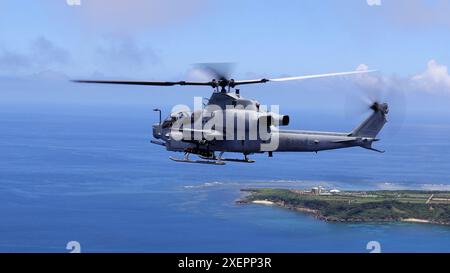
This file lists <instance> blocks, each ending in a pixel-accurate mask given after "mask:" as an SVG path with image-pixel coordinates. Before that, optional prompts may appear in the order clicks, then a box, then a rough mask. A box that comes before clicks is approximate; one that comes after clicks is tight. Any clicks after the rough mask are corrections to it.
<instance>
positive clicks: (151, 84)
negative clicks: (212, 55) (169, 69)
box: [73, 80, 214, 86]
mask: <svg viewBox="0 0 450 273" xmlns="http://www.w3.org/2000/svg"><path fill="white" fill-rule="evenodd" d="M73 82H78V83H100V84H125V85H148V86H175V85H195V86H213V85H214V83H213V82H185V81H179V82H148V81H97V80H75V81H73Z"/></svg>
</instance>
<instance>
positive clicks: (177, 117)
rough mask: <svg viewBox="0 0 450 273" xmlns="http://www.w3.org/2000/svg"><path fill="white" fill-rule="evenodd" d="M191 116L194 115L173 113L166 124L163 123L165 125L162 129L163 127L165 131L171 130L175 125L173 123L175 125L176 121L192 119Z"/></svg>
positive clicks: (166, 120)
mask: <svg viewBox="0 0 450 273" xmlns="http://www.w3.org/2000/svg"><path fill="white" fill-rule="evenodd" d="M191 115H192V114H191V113H190V112H177V113H172V114H170V116H168V117H167V118H166V119H165V120H164V122H163V124H162V127H163V128H164V129H166V128H170V127H171V126H172V125H173V123H174V122H175V121H177V120H181V119H185V118H190V117H191Z"/></svg>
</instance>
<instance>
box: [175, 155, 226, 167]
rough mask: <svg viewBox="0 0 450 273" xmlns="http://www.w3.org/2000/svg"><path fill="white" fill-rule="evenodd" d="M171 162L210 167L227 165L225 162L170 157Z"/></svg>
mask: <svg viewBox="0 0 450 273" xmlns="http://www.w3.org/2000/svg"><path fill="white" fill-rule="evenodd" d="M169 159H170V160H172V161H175V162H178V163H192V164H208V165H218V166H223V165H226V163H225V162H222V161H215V160H190V159H179V158H175V157H169Z"/></svg>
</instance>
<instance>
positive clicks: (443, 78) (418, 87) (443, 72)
mask: <svg viewBox="0 0 450 273" xmlns="http://www.w3.org/2000/svg"><path fill="white" fill-rule="evenodd" d="M368 68H369V67H368V66H367V65H365V64H361V65H359V66H358V68H357V69H359V70H366V69H368ZM355 82H356V83H357V84H358V85H360V86H361V87H363V88H365V89H374V90H394V91H395V90H402V91H405V92H410V93H411V92H416V93H423V92H425V93H433V94H437V95H450V74H449V71H448V67H447V66H445V65H443V64H439V63H438V62H437V61H436V60H433V59H432V60H429V61H428V63H427V65H426V69H425V71H423V72H421V73H419V74H417V75H414V76H411V77H403V78H402V77H396V76H382V75H372V74H361V75H358V76H357V77H355Z"/></svg>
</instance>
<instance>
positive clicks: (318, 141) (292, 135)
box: [154, 92, 387, 154]
mask: <svg viewBox="0 0 450 273" xmlns="http://www.w3.org/2000/svg"><path fill="white" fill-rule="evenodd" d="M211 109H212V110H211ZM372 109H373V110H374V113H373V114H372V115H371V116H370V117H369V118H368V119H366V120H365V121H364V122H363V123H362V124H361V125H360V126H359V127H357V128H356V129H355V130H353V131H352V132H349V133H338V132H311V131H300V130H282V129H279V128H278V127H279V126H286V125H288V124H289V117H288V116H284V115H280V114H278V113H271V112H267V111H265V110H263V109H261V105H260V104H259V103H258V102H257V101H255V100H250V99H246V98H242V97H241V96H240V95H239V94H236V93H226V92H215V93H213V94H212V96H211V98H210V99H209V102H208V104H207V106H206V107H205V110H203V111H204V112H203V113H202V114H205V113H206V116H207V117H208V116H210V115H211V113H213V114H212V116H214V114H221V115H222V116H223V119H224V120H223V122H222V124H221V125H215V127H214V128H213V130H204V129H200V130H196V131H201V132H202V133H203V134H204V136H205V137H202V138H201V139H197V140H194V139H191V138H188V139H183V140H180V139H175V134H181V131H183V129H184V128H183V129H180V132H178V131H177V130H174V129H173V126H174V124H175V122H176V121H177V117H176V116H177V114H176V113H175V114H172V115H171V117H169V118H168V119H167V120H165V121H164V122H163V123H162V124H155V125H154V137H155V138H157V139H160V140H162V141H163V142H161V143H160V144H162V145H163V146H165V147H166V149H167V150H169V151H177V152H189V153H194V154H209V153H214V152H232V153H243V154H255V153H264V152H271V153H272V152H319V151H325V150H334V149H342V148H349V147H362V148H366V149H371V150H375V149H372V143H373V142H374V141H377V139H376V135H377V134H378V133H379V131H380V130H381V129H382V127H383V125H384V124H385V123H386V114H387V105H386V104H382V105H378V104H377V105H376V106H373V108H372ZM227 114H231V116H232V118H233V121H232V124H233V125H234V126H229V124H230V123H228V125H226V124H227V120H226V116H227ZM178 115H179V114H178ZM174 116H175V118H174ZM266 117H269V118H268V120H269V121H268V124H266V125H267V134H269V137H267V135H264V136H265V138H264V136H263V135H262V134H260V133H259V131H258V133H256V135H255V134H254V135H253V138H251V137H250V129H249V128H251V126H252V124H256V123H258V124H259V123H260V121H262V119H264V120H263V121H265V120H266ZM181 118H184V119H185V121H186V120H189V122H190V124H193V123H194V120H195V119H196V118H195V115H194V114H190V115H189V114H183V115H182V117H181ZM202 119H203V120H202V122H201V124H203V125H204V124H205V123H207V122H208V121H210V119H209V118H205V117H203V118H202ZM228 120H229V119H228ZM191 122H192V123H191ZM239 123H241V124H244V125H245V126H243V127H244V129H243V128H242V127H241V128H238V126H237V124H239ZM254 126H263V125H261V124H259V125H254ZM229 127H232V128H229ZM193 128H194V126H192V127H191V128H189V130H192V131H194V130H193ZM231 131H232V133H233V134H231V135H233V137H231V138H230V137H227V136H228V135H229V133H230V132H231ZM192 134H194V132H192ZM208 134H209V135H210V137H212V138H211V139H209V140H207V138H208ZM239 135H240V136H241V137H240V138H239ZM221 137H222V138H221ZM274 140H275V141H274ZM272 142H275V145H268V144H270V143H272ZM376 151H377V150H376Z"/></svg>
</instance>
